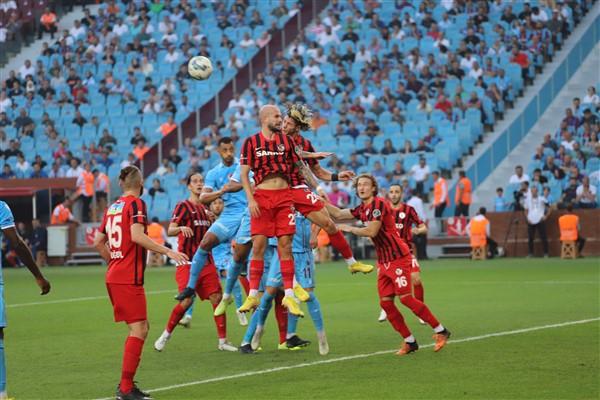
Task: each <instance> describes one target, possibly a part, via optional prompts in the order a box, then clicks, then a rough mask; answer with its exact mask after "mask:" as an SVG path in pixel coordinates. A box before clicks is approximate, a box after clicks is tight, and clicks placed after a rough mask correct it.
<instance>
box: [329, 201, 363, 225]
mask: <svg viewBox="0 0 600 400" xmlns="http://www.w3.org/2000/svg"><path fill="white" fill-rule="evenodd" d="M325 207H326V208H327V211H328V212H329V215H331V217H332V218H333V219H334V220H335V221H354V220H355V219H356V218H354V215H352V212H351V211H350V209H348V208H344V209H341V208H339V207H336V206H334V205H333V204H331V203H330V202H326V203H325Z"/></svg>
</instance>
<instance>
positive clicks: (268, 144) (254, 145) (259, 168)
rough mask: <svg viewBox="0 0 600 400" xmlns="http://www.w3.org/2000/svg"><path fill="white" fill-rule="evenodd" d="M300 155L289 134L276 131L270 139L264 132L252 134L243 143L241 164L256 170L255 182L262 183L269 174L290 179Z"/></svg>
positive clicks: (253, 170)
mask: <svg viewBox="0 0 600 400" xmlns="http://www.w3.org/2000/svg"><path fill="white" fill-rule="evenodd" d="M298 161H300V157H299V156H298V155H297V154H296V151H295V148H294V143H293V142H292V140H291V139H290V137H289V136H287V135H284V134H283V133H275V134H274V135H273V136H272V138H271V140H268V139H267V138H266V137H264V135H263V134H262V132H258V133H257V134H255V135H252V136H250V137H249V138H247V139H246V140H245V141H244V144H243V145H242V153H241V155H240V164H241V165H247V166H249V167H250V169H251V170H252V172H254V182H255V183H256V185H260V183H261V182H262V181H264V180H265V178H266V177H267V176H268V175H272V174H279V175H282V176H283V177H284V178H286V179H287V180H288V181H289V180H290V174H291V173H292V171H293V169H294V168H296V167H295V164H296V162H298Z"/></svg>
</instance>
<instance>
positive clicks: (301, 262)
mask: <svg viewBox="0 0 600 400" xmlns="http://www.w3.org/2000/svg"><path fill="white" fill-rule="evenodd" d="M269 248H273V249H274V250H272V253H273V256H272V257H271V259H270V262H269V272H268V274H267V270H266V268H267V256H266V252H265V274H264V275H263V280H264V276H265V275H267V281H266V286H270V287H275V288H277V287H281V286H283V280H282V278H281V265H280V264H279V256H278V255H277V250H276V248H274V247H272V246H269ZM294 275H295V277H296V281H298V284H300V286H302V287H303V288H305V289H311V288H314V287H315V259H314V257H313V254H312V252H310V251H305V252H302V253H294ZM261 283H262V282H261Z"/></svg>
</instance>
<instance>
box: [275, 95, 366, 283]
mask: <svg viewBox="0 0 600 400" xmlns="http://www.w3.org/2000/svg"><path fill="white" fill-rule="evenodd" d="M311 122H312V112H311V111H310V109H309V108H308V107H307V106H305V105H302V104H292V105H290V106H289V107H288V110H287V115H286V116H285V118H284V120H283V132H284V133H285V134H286V135H288V136H289V137H290V138H291V139H292V141H293V143H294V145H295V150H296V152H297V153H298V154H299V155H300V156H303V155H305V154H307V153H311V154H312V155H313V156H314V155H315V154H316V155H318V154H321V155H328V154H329V153H316V152H315V149H314V147H313V145H312V143H311V142H310V140H308V139H306V138H305V137H303V136H302V135H301V134H300V132H301V131H305V130H308V129H310V127H311ZM313 173H314V176H313ZM315 177H316V178H319V179H321V180H324V181H337V180H342V181H349V180H351V179H352V178H353V177H354V173H353V172H352V171H342V172H340V173H339V174H336V173H333V172H330V171H327V170H326V169H324V168H323V167H322V166H321V165H320V164H319V161H318V159H317V158H305V159H304V160H302V161H301V162H299V163H297V164H295V165H294V166H293V168H292V171H291V173H290V185H291V187H292V197H293V201H294V208H295V209H296V210H297V211H298V212H300V213H301V214H302V215H304V216H305V217H306V218H308V219H309V220H310V221H311V222H312V223H314V224H315V225H317V226H319V227H320V228H321V229H323V230H324V231H325V232H326V233H327V234H328V235H329V239H330V242H331V245H332V246H333V247H334V248H335V249H336V250H337V251H339V252H340V254H341V255H342V257H343V258H344V260H345V261H346V264H348V269H349V270H350V272H352V273H356V272H362V273H369V272H372V271H373V269H374V268H373V266H372V265H367V264H363V263H361V262H358V261H356V259H355V258H354V255H353V254H352V248H351V247H350V245H349V244H348V241H347V240H346V238H345V237H344V234H343V233H342V232H341V231H340V230H339V229H338V227H337V226H336V225H335V224H334V223H333V220H332V219H331V217H330V216H329V214H328V213H327V211H326V210H325V209H324V207H325V203H324V202H323V200H322V199H320V198H319V197H318V196H316V195H315V194H313V192H312V191H311V190H310V189H309V186H307V184H308V185H310V187H312V188H313V189H315V190H317V192H319V194H320V195H321V196H323V198H327V194H326V193H325V192H324V191H323V189H322V188H321V187H320V186H319V185H318V183H317V181H316V179H315Z"/></svg>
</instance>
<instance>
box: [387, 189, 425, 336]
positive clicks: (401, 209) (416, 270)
mask: <svg viewBox="0 0 600 400" xmlns="http://www.w3.org/2000/svg"><path fill="white" fill-rule="evenodd" d="M388 198H389V200H390V203H391V205H392V211H393V212H394V216H395V219H396V228H397V229H398V232H399V233H400V237H401V238H402V239H403V240H404V241H405V242H406V244H407V245H408V246H409V248H410V250H411V253H412V265H411V273H410V276H411V281H412V287H413V294H414V296H415V297H416V298H417V300H420V301H422V302H423V301H425V300H424V299H425V289H424V288H423V283H422V281H421V267H420V266H419V261H418V260H417V257H416V256H415V254H414V252H413V241H412V238H413V235H423V234H425V233H427V225H425V222H423V221H422V220H421V218H419V215H418V214H417V211H416V210H415V209H414V208H413V207H411V206H409V205H408V204H406V203H402V187H401V186H400V185H398V184H394V185H391V186H390V190H389V193H388ZM385 319H386V315H385V311H384V310H382V311H381V315H380V316H379V321H380V322H383V321H385ZM419 322H420V323H421V324H423V325H424V324H425V321H423V320H422V319H420V320H419Z"/></svg>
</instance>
